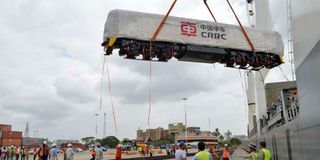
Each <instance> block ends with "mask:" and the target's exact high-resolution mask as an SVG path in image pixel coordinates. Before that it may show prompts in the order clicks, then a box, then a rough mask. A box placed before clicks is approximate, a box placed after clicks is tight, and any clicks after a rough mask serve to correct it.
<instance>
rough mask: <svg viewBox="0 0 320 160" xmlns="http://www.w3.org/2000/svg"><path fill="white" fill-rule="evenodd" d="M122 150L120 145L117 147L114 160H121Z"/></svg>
mask: <svg viewBox="0 0 320 160" xmlns="http://www.w3.org/2000/svg"><path fill="white" fill-rule="evenodd" d="M121 154H122V149H121V146H120V145H117V149H116V160H121Z"/></svg>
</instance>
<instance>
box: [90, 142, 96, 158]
mask: <svg viewBox="0 0 320 160" xmlns="http://www.w3.org/2000/svg"><path fill="white" fill-rule="evenodd" d="M90 154H91V159H90V160H95V159H96V151H95V149H94V145H92V148H91V149H90Z"/></svg>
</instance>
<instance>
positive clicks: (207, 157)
mask: <svg viewBox="0 0 320 160" xmlns="http://www.w3.org/2000/svg"><path fill="white" fill-rule="evenodd" d="M205 148H206V145H205V144H204V143H203V142H199V143H198V150H199V151H198V153H197V154H196V155H195V156H193V157H192V160H213V158H212V156H211V154H210V153H209V152H208V151H205Z"/></svg>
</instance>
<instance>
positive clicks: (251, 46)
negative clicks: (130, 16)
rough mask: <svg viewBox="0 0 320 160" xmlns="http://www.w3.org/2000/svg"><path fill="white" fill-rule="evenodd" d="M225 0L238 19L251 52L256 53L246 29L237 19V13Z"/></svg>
mask: <svg viewBox="0 0 320 160" xmlns="http://www.w3.org/2000/svg"><path fill="white" fill-rule="evenodd" d="M226 1H227V2H228V4H229V7H230V9H231V11H232V13H233V15H234V17H235V18H236V20H237V21H238V24H239V26H240V29H241V32H242V34H243V35H244V37H245V38H246V41H247V43H248V44H249V46H250V48H251V50H252V52H253V53H254V54H256V53H255V48H254V46H253V44H252V42H251V40H250V38H249V36H248V34H247V32H246V30H245V29H244V27H243V26H242V24H241V22H240V20H239V18H238V16H237V14H236V12H235V11H234V10H233V7H232V5H231V3H230V2H229V0H226Z"/></svg>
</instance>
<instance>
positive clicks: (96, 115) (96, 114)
mask: <svg viewBox="0 0 320 160" xmlns="http://www.w3.org/2000/svg"><path fill="white" fill-rule="evenodd" d="M94 116H95V117H96V135H95V137H94V139H97V134H98V116H99V114H98V113H95V114H94Z"/></svg>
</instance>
